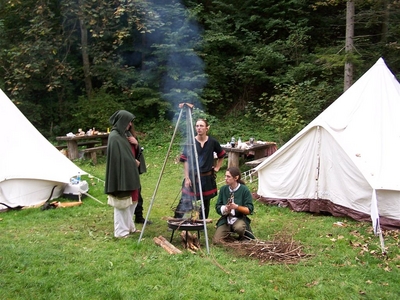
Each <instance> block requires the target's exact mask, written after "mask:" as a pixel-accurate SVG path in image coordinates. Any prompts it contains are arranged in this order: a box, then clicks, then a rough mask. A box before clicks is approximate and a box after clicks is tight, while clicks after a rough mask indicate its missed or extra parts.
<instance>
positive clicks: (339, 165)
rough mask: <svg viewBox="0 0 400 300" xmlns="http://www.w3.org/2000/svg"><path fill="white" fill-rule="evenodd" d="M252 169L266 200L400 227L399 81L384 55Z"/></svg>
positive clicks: (374, 223)
mask: <svg viewBox="0 0 400 300" xmlns="http://www.w3.org/2000/svg"><path fill="white" fill-rule="evenodd" d="M255 171H257V172H258V176H259V185H258V192H257V194H258V195H259V196H260V200H261V201H263V202H265V203H270V204H281V205H287V206H289V207H290V208H291V209H293V210H295V211H310V212H329V213H331V214H332V215H334V216H350V217H352V218H354V219H356V220H364V221H368V220H371V219H372V222H373V225H374V229H378V227H377V226H379V222H380V224H381V226H382V227H387V228H393V227H400V84H399V82H398V81H397V80H396V78H395V77H394V75H393V74H392V73H391V72H390V70H389V69H388V68H387V66H386V64H385V63H384V61H383V59H382V58H380V59H379V60H378V61H377V62H376V63H375V65H374V66H372V67H371V68H370V69H369V70H368V71H367V72H366V73H365V74H364V75H363V76H362V77H361V78H360V79H359V80H358V81H357V82H355V83H354V84H353V85H352V86H351V87H350V88H349V89H348V90H347V91H346V92H345V93H343V94H342V96H340V97H339V98H338V99H337V100H336V101H335V102H334V103H332V104H331V105H330V106H329V107H328V108H327V109H326V110H325V111H323V112H322V113H321V114H320V115H319V116H318V117H317V118H315V119H314V120H313V121H312V122H311V123H310V124H308V125H307V126H306V127H305V128H304V129H303V130H301V131H300V132H299V133H298V134H297V135H296V136H294V137H293V138H292V139H291V140H290V141H289V142H287V143H286V144H285V145H283V146H282V147H281V148H280V149H279V150H278V151H277V152H275V153H274V154H273V155H272V156H270V157H269V158H268V159H266V160H265V161H264V162H263V163H262V164H260V165H259V166H258V167H256V168H255Z"/></svg>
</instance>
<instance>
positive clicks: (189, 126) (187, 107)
mask: <svg viewBox="0 0 400 300" xmlns="http://www.w3.org/2000/svg"><path fill="white" fill-rule="evenodd" d="M179 108H180V113H179V117H178V120H177V122H176V126H175V130H174V133H173V135H172V139H171V142H170V144H169V147H168V151H167V155H166V157H165V159H164V163H163V166H162V168H161V172H160V175H159V177H158V180H157V184H156V188H155V189H154V193H153V196H152V198H151V201H150V205H149V208H148V210H147V215H146V220H145V222H144V224H143V228H142V232H141V233H140V237H139V241H138V242H139V243H140V241H141V239H142V237H143V234H144V231H145V228H146V225H147V220H148V219H149V216H150V211H151V209H152V207H153V204H154V200H155V197H156V194H157V191H158V188H159V186H160V182H161V178H162V175H163V174H164V170H165V166H166V164H167V160H168V157H169V155H170V153H171V148H172V145H173V142H174V139H175V137H176V132H177V130H178V127H179V124H180V121H181V117H182V114H183V113H184V112H185V114H186V147H188V149H190V150H192V152H191V153H194V159H192V160H191V161H190V162H189V164H192V165H191V168H190V170H191V172H192V176H193V177H192V178H194V176H197V180H198V182H199V185H198V189H199V191H198V192H199V195H200V201H201V205H200V206H201V211H202V216H203V227H204V235H205V240H206V247H207V254H209V253H210V249H209V245H208V234H207V224H206V219H205V211H204V200H203V191H202V187H201V184H200V182H201V178H200V172H197V174H194V170H195V169H196V170H199V169H200V168H199V160H198V154H197V150H196V143H195V135H194V129H193V120H192V109H193V105H192V104H189V103H181V104H180V105H179ZM194 164H195V165H196V168H193V166H194ZM193 188H194V189H195V191H194V193H195V195H196V194H197V191H196V184H194V185H193Z"/></svg>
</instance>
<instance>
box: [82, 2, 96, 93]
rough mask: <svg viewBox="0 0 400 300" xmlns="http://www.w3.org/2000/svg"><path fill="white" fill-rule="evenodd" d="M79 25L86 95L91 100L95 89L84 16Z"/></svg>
mask: <svg viewBox="0 0 400 300" xmlns="http://www.w3.org/2000/svg"><path fill="white" fill-rule="evenodd" d="M81 1H82V0H81ZM81 1H79V4H80V6H81V7H82V6H83V3H82V2H81ZM79 25H80V27H81V47H82V63H83V75H84V81H85V88H86V95H87V97H88V98H89V99H90V97H91V95H92V90H93V87H92V77H91V76H90V62H89V54H88V36H87V28H86V25H85V20H84V17H83V16H82V15H80V16H79Z"/></svg>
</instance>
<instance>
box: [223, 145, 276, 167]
mask: <svg viewBox="0 0 400 300" xmlns="http://www.w3.org/2000/svg"><path fill="white" fill-rule="evenodd" d="M246 144H247V145H250V144H249V143H246ZM222 149H224V150H225V152H227V153H228V168H229V167H239V156H240V155H241V154H249V153H254V159H259V158H262V157H265V156H270V155H271V154H272V153H274V152H275V151H276V143H274V142H264V143H254V145H253V146H251V147H249V148H248V149H242V148H236V147H235V148H231V147H224V146H222Z"/></svg>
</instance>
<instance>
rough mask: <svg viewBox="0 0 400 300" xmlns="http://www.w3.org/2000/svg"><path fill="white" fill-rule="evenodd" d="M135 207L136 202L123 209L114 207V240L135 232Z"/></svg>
mask: <svg viewBox="0 0 400 300" xmlns="http://www.w3.org/2000/svg"><path fill="white" fill-rule="evenodd" d="M136 206H137V201H134V202H133V203H132V205H129V206H128V207H127V208H124V209H118V208H116V207H114V236H115V237H116V238H121V237H124V236H126V235H128V234H130V233H131V232H135V231H136V227H135V223H134V222H133V215H134V213H135V208H136Z"/></svg>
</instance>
